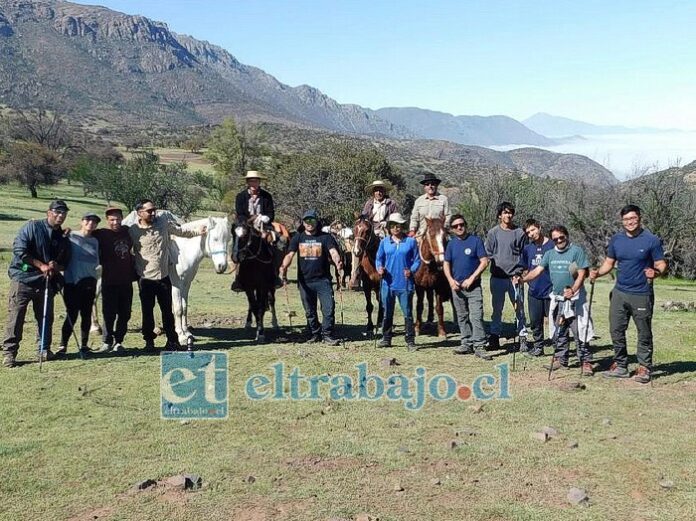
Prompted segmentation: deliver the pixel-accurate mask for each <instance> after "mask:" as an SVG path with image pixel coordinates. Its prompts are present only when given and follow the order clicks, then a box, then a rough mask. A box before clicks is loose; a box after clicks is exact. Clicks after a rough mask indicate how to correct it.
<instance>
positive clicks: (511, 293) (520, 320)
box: [486, 201, 527, 351]
mask: <svg viewBox="0 0 696 521" xmlns="http://www.w3.org/2000/svg"><path fill="white" fill-rule="evenodd" d="M496 212H497V216H498V224H497V225H496V226H494V227H493V228H491V229H490V230H489V231H488V235H487V236H486V254H487V255H488V258H489V259H490V261H491V280H490V286H491V296H492V302H491V307H492V308H493V313H492V316H491V328H490V337H489V340H488V343H489V346H490V348H491V349H500V334H501V332H502V327H503V322H502V319H503V308H504V307H505V297H506V296H507V297H508V298H509V299H510V302H513V303H514V302H515V300H516V294H515V288H514V285H513V283H512V277H513V276H514V275H519V274H520V273H521V271H522V269H521V267H520V257H521V255H522V250H523V249H524V247H525V246H526V245H527V236H526V235H525V234H524V232H523V231H522V229H521V228H519V227H517V225H516V224H515V223H514V222H513V219H514V218H515V207H514V206H513V205H512V203H508V202H505V201H504V202H502V203H500V204H499V205H498V207H497V209H496ZM515 315H516V319H517V323H516V329H517V334H518V336H519V338H520V349H521V350H523V351H526V336H527V330H526V329H525V325H524V323H525V317H524V307H523V306H516V311H515Z"/></svg>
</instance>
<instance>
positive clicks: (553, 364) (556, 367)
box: [544, 357, 568, 371]
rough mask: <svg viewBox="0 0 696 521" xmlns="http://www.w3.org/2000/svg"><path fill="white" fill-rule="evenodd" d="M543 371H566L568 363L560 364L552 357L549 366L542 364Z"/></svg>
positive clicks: (558, 360)
mask: <svg viewBox="0 0 696 521" xmlns="http://www.w3.org/2000/svg"><path fill="white" fill-rule="evenodd" d="M544 369H549V370H551V371H558V370H559V369H568V363H567V362H566V363H565V364H564V363H563V362H561V360H560V359H558V358H556V357H554V358H553V362H551V363H550V364H544Z"/></svg>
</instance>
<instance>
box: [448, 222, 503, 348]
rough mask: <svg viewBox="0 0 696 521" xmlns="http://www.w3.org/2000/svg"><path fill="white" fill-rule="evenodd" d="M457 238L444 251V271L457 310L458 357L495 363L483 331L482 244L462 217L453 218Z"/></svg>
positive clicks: (484, 267) (483, 255) (483, 251)
mask: <svg viewBox="0 0 696 521" xmlns="http://www.w3.org/2000/svg"><path fill="white" fill-rule="evenodd" d="M451 229H452V231H453V232H454V237H453V239H452V240H451V241H449V242H448V243H447V248H446V249H445V264H444V268H443V269H444V272H445V276H446V277H447V281H448V282H449V285H450V288H451V289H452V302H453V304H454V308H455V310H456V311H457V321H458V322H459V333H460V334H461V345H460V347H458V348H457V349H455V350H454V352H455V353H456V354H460V355H468V354H472V353H473V354H475V355H476V356H477V357H479V358H482V359H483V360H492V359H493V358H492V357H491V355H489V354H488V353H486V343H487V342H486V330H485V329H484V328H483V292H482V290H481V274H482V273H483V272H484V271H485V270H486V267H488V257H487V256H486V249H485V248H484V246H483V241H482V240H481V239H480V238H479V237H477V236H476V235H471V234H469V232H468V231H467V222H466V219H465V218H464V216H463V215H461V214H456V215H454V216H452V224H451Z"/></svg>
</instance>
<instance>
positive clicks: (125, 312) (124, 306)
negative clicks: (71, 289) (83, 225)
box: [93, 206, 137, 353]
mask: <svg viewBox="0 0 696 521" xmlns="http://www.w3.org/2000/svg"><path fill="white" fill-rule="evenodd" d="M105 215H106V224H107V226H108V227H107V228H100V229H98V230H94V233H93V235H94V236H95V237H96V239H97V240H98V241H99V255H100V260H101V265H102V289H101V295H102V313H103V315H104V344H103V345H102V347H101V350H100V351H101V352H108V351H112V350H113V352H114V353H123V352H124V350H125V348H124V347H123V339H124V338H125V336H126V332H127V331H128V321H129V320H130V317H131V308H132V306H133V281H134V280H137V275H136V274H135V261H134V259H133V253H132V252H131V250H132V248H133V241H132V240H131V238H130V234H129V233H128V226H124V225H122V224H121V221H123V211H122V210H121V209H120V208H117V207H115V206H110V207H109V208H107V209H106V212H105Z"/></svg>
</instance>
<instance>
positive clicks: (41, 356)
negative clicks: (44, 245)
mask: <svg viewBox="0 0 696 521" xmlns="http://www.w3.org/2000/svg"><path fill="white" fill-rule="evenodd" d="M48 284H49V280H48V277H46V284H45V285H44V299H43V318H42V319H41V345H40V346H39V372H41V369H42V367H43V359H44V353H45V352H46V316H47V310H48Z"/></svg>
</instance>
